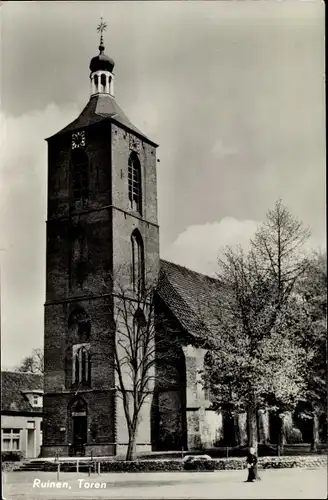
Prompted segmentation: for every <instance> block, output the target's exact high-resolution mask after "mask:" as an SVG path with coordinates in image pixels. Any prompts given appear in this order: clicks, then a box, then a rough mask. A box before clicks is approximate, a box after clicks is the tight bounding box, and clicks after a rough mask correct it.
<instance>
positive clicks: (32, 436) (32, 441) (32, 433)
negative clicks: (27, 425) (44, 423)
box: [26, 429, 35, 458]
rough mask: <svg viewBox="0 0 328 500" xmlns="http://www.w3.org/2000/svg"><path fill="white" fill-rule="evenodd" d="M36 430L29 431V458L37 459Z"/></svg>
mask: <svg viewBox="0 0 328 500" xmlns="http://www.w3.org/2000/svg"><path fill="white" fill-rule="evenodd" d="M34 448H35V429H27V453H26V455H27V457H28V458H34V457H35V449H34Z"/></svg>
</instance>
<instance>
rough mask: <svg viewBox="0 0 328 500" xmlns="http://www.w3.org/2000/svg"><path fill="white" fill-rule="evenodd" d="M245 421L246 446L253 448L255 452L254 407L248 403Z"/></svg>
mask: <svg viewBox="0 0 328 500" xmlns="http://www.w3.org/2000/svg"><path fill="white" fill-rule="evenodd" d="M247 423H248V446H249V447H250V448H254V449H255V451H256V453H257V445H258V439H257V417H256V408H255V406H254V405H253V404H250V405H249V407H248V410H247Z"/></svg>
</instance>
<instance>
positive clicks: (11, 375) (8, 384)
mask: <svg viewBox="0 0 328 500" xmlns="http://www.w3.org/2000/svg"><path fill="white" fill-rule="evenodd" d="M1 389H2V391H1V393H2V397H1V411H16V412H18V413H19V412H26V411H27V412H35V411H41V408H35V407H32V405H31V404H30V403H29V401H28V399H27V397H26V396H25V394H24V393H26V392H29V391H31V392H33V391H43V377H42V375H38V374H35V373H25V372H9V371H8V372H6V371H3V372H1Z"/></svg>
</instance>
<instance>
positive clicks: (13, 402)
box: [1, 371, 43, 458]
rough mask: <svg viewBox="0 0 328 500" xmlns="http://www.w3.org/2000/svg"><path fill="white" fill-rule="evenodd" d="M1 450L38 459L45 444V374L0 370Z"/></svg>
mask: <svg viewBox="0 0 328 500" xmlns="http://www.w3.org/2000/svg"><path fill="white" fill-rule="evenodd" d="M1 389H2V391H1V392H2V399H1V450H2V452H16V453H20V454H21V455H22V458H36V457H38V456H39V454H40V447H41V444H42V405H43V402H42V400H43V376H42V375H37V374H34V373H23V372H10V371H4V372H1Z"/></svg>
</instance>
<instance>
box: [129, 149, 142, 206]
mask: <svg viewBox="0 0 328 500" xmlns="http://www.w3.org/2000/svg"><path fill="white" fill-rule="evenodd" d="M128 182H129V204H130V208H131V209H132V210H134V211H136V212H139V213H140V214H141V167H140V161H139V158H138V155H137V153H136V152H134V151H133V152H132V153H131V155H130V158H129V170H128Z"/></svg>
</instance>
